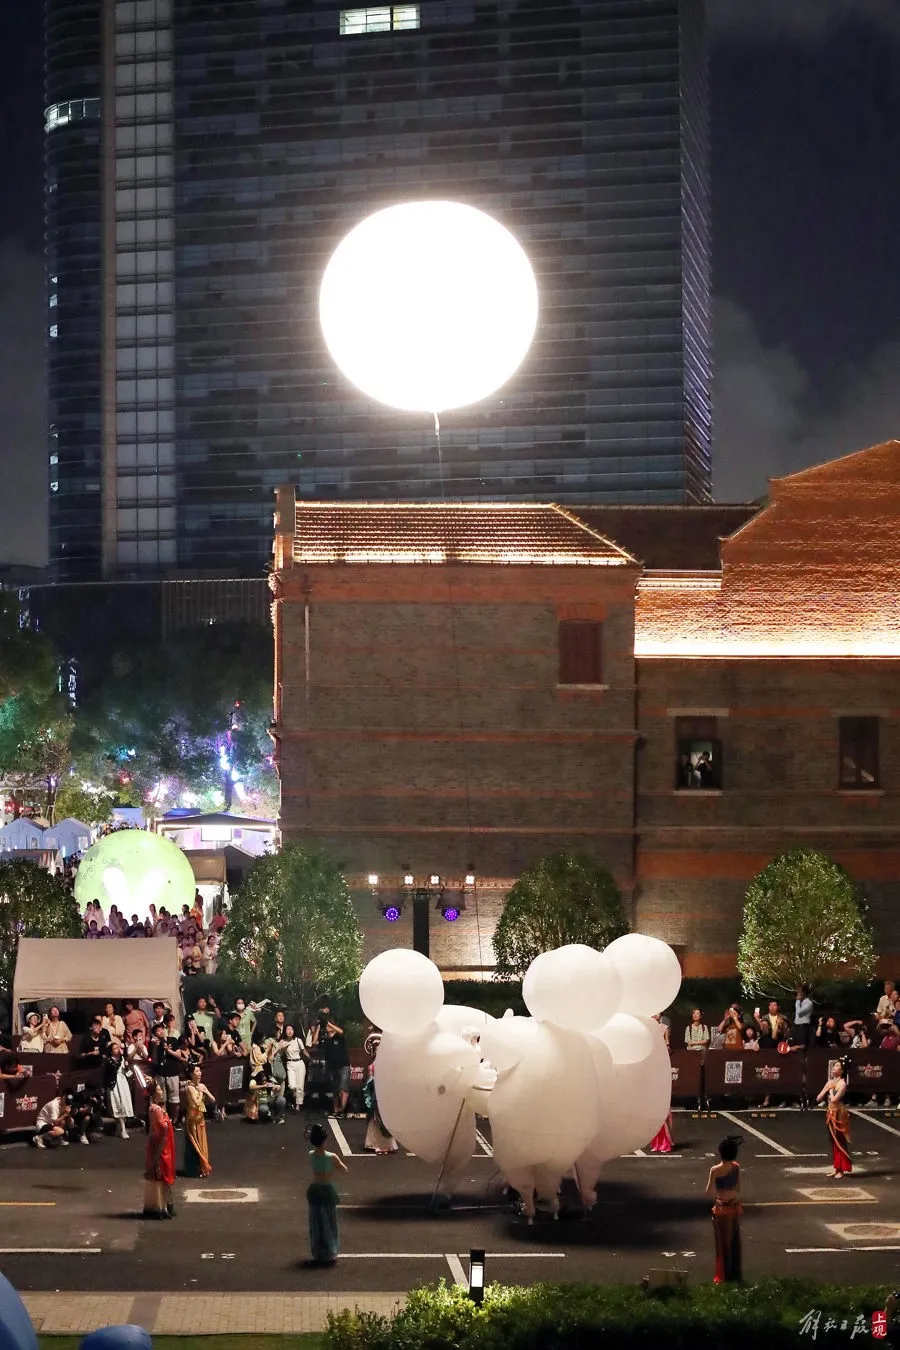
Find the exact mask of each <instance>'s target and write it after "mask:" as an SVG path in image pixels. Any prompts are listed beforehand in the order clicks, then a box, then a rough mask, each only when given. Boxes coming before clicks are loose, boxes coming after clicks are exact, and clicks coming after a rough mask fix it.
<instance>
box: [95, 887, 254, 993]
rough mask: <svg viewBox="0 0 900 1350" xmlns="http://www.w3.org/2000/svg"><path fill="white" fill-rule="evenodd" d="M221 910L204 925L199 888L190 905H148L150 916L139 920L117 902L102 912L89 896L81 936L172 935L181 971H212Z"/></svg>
mask: <svg viewBox="0 0 900 1350" xmlns="http://www.w3.org/2000/svg"><path fill="white" fill-rule="evenodd" d="M227 922H228V921H227V919H226V918H225V915H224V914H217V915H216V916H215V917H214V918H213V919H212V920H211V921H210V924H209V928H208V930H205V929H204V927H203V898H202V896H201V895H200V893H199V891H198V892H197V893H196V894H195V896H194V903H193V904H192V905H182V907H181V913H180V914H170V913H169V911H168V910H167V909H166V908H165V906H162V907H161V908H160V909H159V911H157V908H156V906H155V905H151V906H150V912H149V917H148V918H146V919H144V920H141V919H140V918H139V916H138V915H137V914H132V916H131V918H130V919H129V918H128V916H127V915H126V914H124V913H122V912H121V911H120V910H119V908H118V906H117V905H110V907H109V916H108V917H107V915H105V914H104V912H103V907H102V905H101V904H100V901H99V900H89V901H88V904H87V908H86V909H85V912H84V926H83V929H82V933H83V936H84V937H85V938H88V939H89V940H92V941H102V940H104V939H110V938H155V937H173V938H176V939H177V941H178V967H179V969H180V970H181V972H182V974H183V975H185V976H189V975H215V973H216V971H217V969H218V964H219V939H220V937H221V933H222V929H223V928H224V927H225V925H226V923H227Z"/></svg>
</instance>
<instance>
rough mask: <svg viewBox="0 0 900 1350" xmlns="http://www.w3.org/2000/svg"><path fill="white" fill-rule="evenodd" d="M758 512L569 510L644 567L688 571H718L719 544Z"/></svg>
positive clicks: (706, 508) (724, 508)
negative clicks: (614, 542) (612, 540)
mask: <svg viewBox="0 0 900 1350" xmlns="http://www.w3.org/2000/svg"><path fill="white" fill-rule="evenodd" d="M760 510H761V507H759V506H757V505H754V504H753V503H749V502H748V503H747V504H745V505H742V506H719V505H716V504H710V505H709V506H573V507H572V513H573V515H576V516H577V517H578V519H579V520H583V521H584V522H585V524H586V525H590V527H591V529H593V530H596V531H597V532H598V533H599V534H603V535H606V536H607V538H609V539H615V541H616V543H618V544H621V546H622V548H624V549H627V550H628V552H629V553H630V554H631V556H632V557H633V558H636V559H637V560H638V562H642V563H643V564H644V566H645V567H648V568H651V569H652V570H654V571H656V570H660V571H681V570H686V571H691V572H694V571H711V570H713V569H716V568H718V567H719V566H720V561H719V540H720V539H727V538H728V536H729V535H731V534H734V532H735V530H738V529H740V527H741V526H742V525H745V524H746V522H747V521H748V520H751V519H752V518H753V516H755V515H756V514H757V512H758V511H760Z"/></svg>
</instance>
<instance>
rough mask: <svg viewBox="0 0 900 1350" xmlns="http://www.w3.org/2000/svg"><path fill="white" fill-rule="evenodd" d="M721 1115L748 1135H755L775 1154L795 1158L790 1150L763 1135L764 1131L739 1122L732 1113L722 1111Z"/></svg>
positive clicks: (741, 1121) (744, 1122)
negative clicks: (772, 1149)
mask: <svg viewBox="0 0 900 1350" xmlns="http://www.w3.org/2000/svg"><path fill="white" fill-rule="evenodd" d="M719 1115H720V1116H721V1117H722V1119H723V1120H730V1121H731V1123H732V1125H737V1126H738V1128H739V1129H741V1130H746V1131H747V1133H748V1134H753V1135H755V1136H756V1138H757V1139H761V1140H762V1141H763V1143H764V1144H768V1145H769V1147H770V1148H774V1150H775V1152H776V1153H780V1154H781V1155H782V1157H785V1158H793V1156H794V1155H793V1153H792V1152H791V1150H790V1149H789V1148H785V1147H784V1145H783V1144H779V1143H778V1141H777V1140H776V1139H772V1138H771V1137H770V1136H769V1135H767V1134H763V1132H762V1130H757V1129H756V1128H755V1126H753V1125H748V1124H747V1122H746V1120H738V1118H737V1116H733V1115H732V1114H731V1112H730V1111H720V1112H719Z"/></svg>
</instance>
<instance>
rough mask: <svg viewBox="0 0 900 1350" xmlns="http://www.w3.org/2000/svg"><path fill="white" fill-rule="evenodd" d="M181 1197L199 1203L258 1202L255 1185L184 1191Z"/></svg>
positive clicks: (244, 1203) (237, 1203) (251, 1203)
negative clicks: (227, 1188) (226, 1188)
mask: <svg viewBox="0 0 900 1350" xmlns="http://www.w3.org/2000/svg"><path fill="white" fill-rule="evenodd" d="M183 1198H184V1199H185V1200H187V1201H189V1202H191V1203H193V1204H199V1205H255V1204H258V1203H259V1191H258V1190H257V1188H256V1187H255V1186H242V1187H237V1186H235V1187H232V1188H231V1189H229V1190H225V1189H219V1190H202V1191H201V1190H196V1191H185V1192H184V1195H183Z"/></svg>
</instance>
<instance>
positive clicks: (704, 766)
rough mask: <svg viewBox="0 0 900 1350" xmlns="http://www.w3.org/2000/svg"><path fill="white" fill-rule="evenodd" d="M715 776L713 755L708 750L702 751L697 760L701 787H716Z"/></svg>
mask: <svg viewBox="0 0 900 1350" xmlns="http://www.w3.org/2000/svg"><path fill="white" fill-rule="evenodd" d="M715 776H716V775H715V770H714V769H713V762H712V755H711V754H710V753H709V751H708V750H702V751H701V752H700V756H699V758H698V760H697V778H698V780H699V783H700V786H701V787H702V788H711V787H715Z"/></svg>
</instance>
